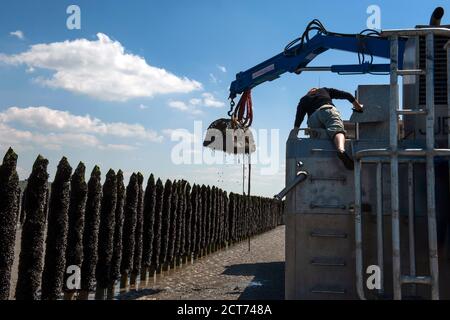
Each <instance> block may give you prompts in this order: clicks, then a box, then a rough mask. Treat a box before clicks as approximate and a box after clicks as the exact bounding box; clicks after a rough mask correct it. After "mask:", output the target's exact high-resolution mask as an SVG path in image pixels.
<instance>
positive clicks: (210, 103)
mask: <svg viewBox="0 0 450 320" xmlns="http://www.w3.org/2000/svg"><path fill="white" fill-rule="evenodd" d="M168 105H169V107H171V108H173V109H177V110H180V111H182V112H188V113H191V114H201V113H202V111H201V110H200V109H198V108H199V107H206V108H222V107H224V106H225V103H223V102H222V101H219V100H217V99H216V97H214V95H213V94H212V93H209V92H204V93H203V94H202V95H201V97H200V98H192V99H190V100H189V101H188V102H185V101H180V100H170V101H169V102H168Z"/></svg>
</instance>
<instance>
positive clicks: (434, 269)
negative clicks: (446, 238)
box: [354, 28, 450, 300]
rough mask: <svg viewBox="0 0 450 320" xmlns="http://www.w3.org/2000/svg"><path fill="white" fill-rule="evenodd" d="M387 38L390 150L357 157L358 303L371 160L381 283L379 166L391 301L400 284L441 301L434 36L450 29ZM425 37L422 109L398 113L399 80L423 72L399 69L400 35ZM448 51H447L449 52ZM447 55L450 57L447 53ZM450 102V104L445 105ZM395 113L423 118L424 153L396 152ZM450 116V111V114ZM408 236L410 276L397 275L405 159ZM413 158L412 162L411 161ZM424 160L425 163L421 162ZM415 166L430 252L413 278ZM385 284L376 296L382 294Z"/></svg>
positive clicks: (439, 153) (392, 33)
mask: <svg viewBox="0 0 450 320" xmlns="http://www.w3.org/2000/svg"><path fill="white" fill-rule="evenodd" d="M382 35H384V36H389V37H390V39H391V52H390V53H391V54H390V55H391V63H390V101H389V108H390V113H389V129H390V137H389V148H386V149H368V150H361V151H359V152H357V153H356V156H355V160H356V162H355V207H354V210H355V242H356V243H355V244H356V251H355V254H356V282H357V283H356V288H357V292H358V295H359V297H360V298H361V299H365V294H364V286H363V252H362V248H363V243H362V213H361V170H362V164H363V163H364V162H366V161H365V160H368V161H367V162H371V163H373V162H375V163H376V164H377V172H376V186H377V215H376V216H377V260H378V264H379V266H380V271H381V279H384V268H383V265H384V252H383V236H384V234H383V213H382V204H383V202H382V201H383V200H382V190H381V188H382V163H383V162H387V163H389V164H390V180H391V181H390V183H391V185H390V194H391V225H392V274H393V297H394V299H396V300H400V299H402V285H403V284H426V285H430V287H431V298H432V299H433V300H437V299H439V269H438V248H437V231H436V205H435V172H434V171H435V170H434V158H435V156H447V157H448V156H450V150H449V149H435V148H434V143H435V136H434V132H435V131H434V124H435V102H434V36H435V35H446V36H450V30H449V29H444V28H424V29H414V30H389V31H384V32H383V33H382ZM419 35H425V36H426V70H425V75H426V110H419V111H420V112H418V111H417V110H399V109H400V108H399V88H398V76H402V75H410V74H423V73H424V71H423V70H399V69H398V53H399V50H398V39H399V37H414V36H419ZM447 50H448V52H450V49H447ZM449 55H450V53H449ZM449 73H450V71H449ZM449 104H450V103H449ZM399 115H403V116H408V115H424V116H426V148H425V149H399V145H398V127H399V125H398V121H399V118H398V117H399ZM449 115H450V110H449ZM449 141H450V135H449ZM408 157H410V158H409V159H407V163H408V203H409V211H408V216H409V219H408V233H409V252H410V255H409V256H410V261H409V264H410V270H409V273H410V274H409V275H402V274H401V254H400V208H399V158H400V159H401V158H408ZM414 157H416V158H414ZM424 160H425V161H424ZM414 162H426V181H427V221H428V230H427V231H428V249H429V265H430V266H429V269H430V275H429V276H417V275H416V261H415V260H416V259H415V232H414V188H413V181H414V170H413V169H414V166H413V163H414ZM383 289H384V288H383V286H382V287H381V289H380V291H379V292H380V293H381V294H382V293H383Z"/></svg>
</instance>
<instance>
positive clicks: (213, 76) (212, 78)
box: [209, 73, 219, 83]
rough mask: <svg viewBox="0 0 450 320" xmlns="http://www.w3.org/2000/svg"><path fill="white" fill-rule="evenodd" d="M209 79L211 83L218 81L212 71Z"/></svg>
mask: <svg viewBox="0 0 450 320" xmlns="http://www.w3.org/2000/svg"><path fill="white" fill-rule="evenodd" d="M209 79H210V80H211V82H212V83H218V82H219V79H217V78H216V76H215V75H214V74H212V73H210V74H209Z"/></svg>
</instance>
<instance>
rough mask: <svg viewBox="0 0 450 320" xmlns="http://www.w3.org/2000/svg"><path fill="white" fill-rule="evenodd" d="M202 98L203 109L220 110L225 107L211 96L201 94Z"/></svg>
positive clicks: (209, 94)
mask: <svg viewBox="0 0 450 320" xmlns="http://www.w3.org/2000/svg"><path fill="white" fill-rule="evenodd" d="M202 97H203V105H204V106H205V107H210V108H222V107H224V106H225V103H223V102H222V101H219V100H217V99H216V98H215V97H214V95H213V94H211V93H208V92H205V93H203V94H202Z"/></svg>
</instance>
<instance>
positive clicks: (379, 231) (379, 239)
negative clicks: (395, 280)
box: [376, 161, 384, 295]
mask: <svg viewBox="0 0 450 320" xmlns="http://www.w3.org/2000/svg"><path fill="white" fill-rule="evenodd" d="M382 169H383V163H382V162H381V161H379V162H378V163H377V178H376V179H377V181H376V184H377V187H376V188H377V189H376V190H377V260H378V266H379V267H380V278H381V279H380V280H381V282H380V284H381V286H380V290H379V294H380V295H383V294H384V244H383V235H384V234H383V227H384V226H383V184H382V182H383V175H382Z"/></svg>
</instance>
